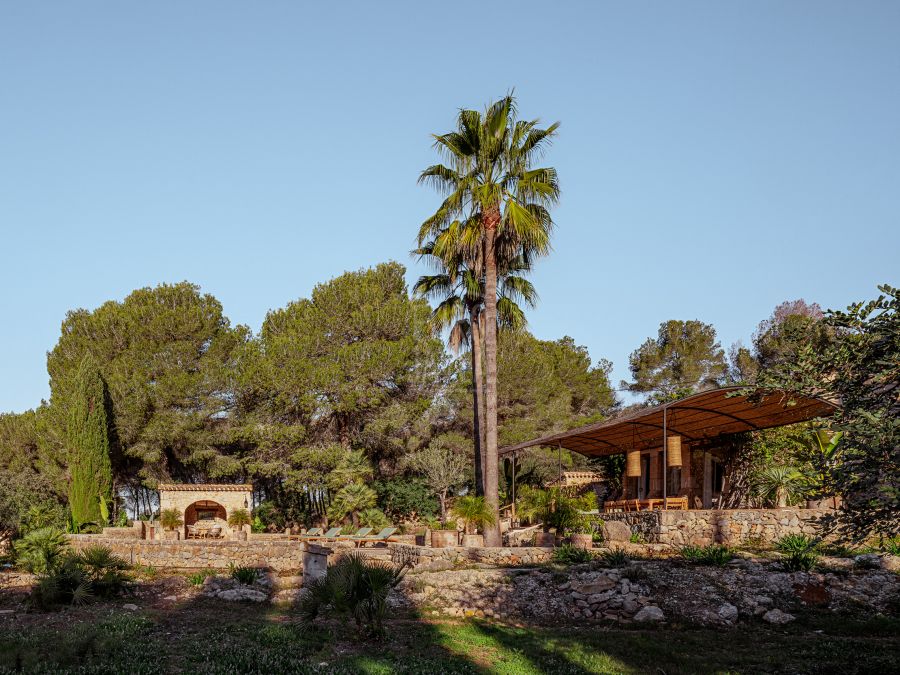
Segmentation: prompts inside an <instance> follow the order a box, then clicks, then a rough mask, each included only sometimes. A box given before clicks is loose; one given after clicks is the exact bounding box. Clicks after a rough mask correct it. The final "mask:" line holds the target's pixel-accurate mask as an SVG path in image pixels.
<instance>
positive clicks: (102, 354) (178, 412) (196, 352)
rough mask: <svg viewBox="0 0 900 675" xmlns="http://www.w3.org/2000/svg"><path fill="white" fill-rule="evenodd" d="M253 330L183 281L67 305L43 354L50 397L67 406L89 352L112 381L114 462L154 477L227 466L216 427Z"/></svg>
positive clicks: (203, 473) (209, 473)
mask: <svg viewBox="0 0 900 675" xmlns="http://www.w3.org/2000/svg"><path fill="white" fill-rule="evenodd" d="M249 337H250V334H249V330H248V329H247V328H245V327H243V326H238V327H236V328H232V327H231V325H230V323H229V321H228V319H227V318H225V316H224V315H223V313H222V305H221V304H220V303H219V302H218V300H216V299H215V298H214V297H212V296H211V295H202V294H201V293H200V290H199V288H198V287H197V286H194V285H192V284H188V283H179V284H175V285H168V284H163V285H161V286H157V287H156V288H142V289H140V290H137V291H134V292H133V293H131V295H129V296H128V297H127V298H125V300H124V301H122V302H116V301H110V302H107V303H105V304H103V305H102V306H100V307H99V308H97V309H96V310H94V311H93V312H91V311H87V310H83V309H79V310H75V311H71V312H69V313H68V314H67V315H66V319H65V321H64V322H63V325H62V335H61V336H60V338H59V342H58V343H57V344H56V346H55V347H54V348H53V350H52V351H51V352H50V353H49V354H48V357H47V370H48V371H49V373H50V389H51V407H54V406H55V407H57V408H62V409H64V408H65V404H64V402H65V401H66V400H68V399H69V398H70V396H71V392H70V387H71V386H73V383H74V382H75V378H74V377H73V374H74V373H75V372H76V371H77V369H78V367H79V365H80V364H81V362H82V359H84V357H85V356H87V355H90V356H91V357H92V358H93V359H94V361H95V362H96V364H97V368H98V369H99V371H100V375H101V377H102V378H103V381H104V382H105V383H106V386H107V388H108V391H109V397H110V406H111V411H112V421H113V425H112V431H113V438H112V439H111V444H110V445H111V455H112V461H113V467H114V470H116V471H117V473H118V474H119V475H122V476H125V475H130V476H134V477H137V478H139V479H140V480H142V481H145V482H146V483H147V484H150V485H153V484H155V482H156V481H160V480H168V479H172V478H174V479H180V480H192V479H197V478H204V477H224V476H229V475H233V474H234V473H235V469H236V467H235V466H234V465H233V464H232V463H231V462H229V461H228V457H227V452H226V449H225V448H224V447H223V445H224V443H225V438H224V436H223V434H222V431H223V429H224V427H225V420H226V418H227V416H228V414H229V412H230V411H231V410H232V408H233V406H234V396H233V378H234V374H235V372H236V371H237V366H238V355H239V354H240V350H241V347H242V346H243V345H244V344H245V343H246V342H247V340H248V339H249Z"/></svg>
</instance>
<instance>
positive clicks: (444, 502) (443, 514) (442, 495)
mask: <svg viewBox="0 0 900 675" xmlns="http://www.w3.org/2000/svg"><path fill="white" fill-rule="evenodd" d="M438 501H440V502H441V525H443V524H444V523H446V522H447V491H446V490H442V491H441V493H440V494H439V495H438Z"/></svg>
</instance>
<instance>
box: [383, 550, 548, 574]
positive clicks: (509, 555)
mask: <svg viewBox="0 0 900 675" xmlns="http://www.w3.org/2000/svg"><path fill="white" fill-rule="evenodd" d="M373 550H375V551H377V550H378V549H373ZM382 550H383V549H382ZM389 550H390V552H391V557H392V558H393V559H394V560H399V559H400V558H403V557H409V558H411V559H412V562H413V563H414V565H413V566H414V569H417V570H440V569H450V568H452V567H454V566H457V565H466V564H476V565H490V566H493V567H509V566H516V565H538V564H540V563H544V562H547V561H548V560H550V556H551V555H553V549H552V548H537V547H532V546H521V547H503V548H465V547H463V546H451V547H448V548H428V547H423V546H410V545H407V544H391V545H390V547H389Z"/></svg>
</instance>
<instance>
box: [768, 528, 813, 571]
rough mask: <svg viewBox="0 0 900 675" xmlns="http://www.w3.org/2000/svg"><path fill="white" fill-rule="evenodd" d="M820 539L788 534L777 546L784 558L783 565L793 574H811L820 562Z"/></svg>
mask: <svg viewBox="0 0 900 675" xmlns="http://www.w3.org/2000/svg"><path fill="white" fill-rule="evenodd" d="M819 544H820V541H819V540H818V539H814V538H812V537H808V536H806V535H805V534H787V535H785V536H783V537H782V538H781V539H779V540H778V542H777V543H776V544H775V548H777V549H778V551H780V552H781V553H782V554H783V555H784V557H783V558H782V561H781V562H782V563H783V564H784V566H785V568H787V569H788V570H789V571H791V572H809V571H810V570H811V569H812V568H813V567H815V566H816V563H817V562H818V561H819V550H818V549H819Z"/></svg>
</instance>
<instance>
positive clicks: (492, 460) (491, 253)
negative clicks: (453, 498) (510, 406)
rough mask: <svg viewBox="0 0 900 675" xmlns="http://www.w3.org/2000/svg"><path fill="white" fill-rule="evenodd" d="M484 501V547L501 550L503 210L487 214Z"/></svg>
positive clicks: (485, 249) (485, 259) (485, 250)
mask: <svg viewBox="0 0 900 675" xmlns="http://www.w3.org/2000/svg"><path fill="white" fill-rule="evenodd" d="M483 217H484V219H485V223H484V225H485V247H484V254H485V255H484V360H485V369H486V371H487V372H486V377H485V382H484V409H485V420H484V427H485V429H484V449H483V456H484V500H485V501H486V502H487V504H488V507H489V508H490V509H491V510H492V511H493V513H494V523H493V525H487V526H485V528H484V545H485V546H500V545H501V544H502V540H501V536H500V495H499V493H498V482H499V475H498V455H497V257H496V252H495V250H494V243H495V240H496V237H497V225H498V224H499V222H500V213H499V209H496V211H492V212H490V213H485V214H484V216H483Z"/></svg>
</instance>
